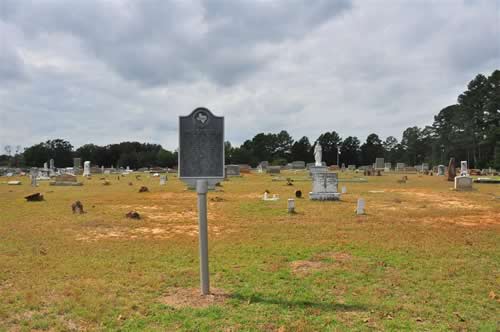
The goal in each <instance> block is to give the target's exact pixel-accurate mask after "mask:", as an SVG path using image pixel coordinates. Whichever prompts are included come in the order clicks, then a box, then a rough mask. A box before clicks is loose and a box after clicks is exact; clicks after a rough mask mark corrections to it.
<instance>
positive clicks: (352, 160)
mask: <svg viewBox="0 0 500 332" xmlns="http://www.w3.org/2000/svg"><path fill="white" fill-rule="evenodd" d="M340 153H341V154H340V162H341V164H342V163H344V164H345V165H346V166H347V165H358V164H359V154H360V141H359V139H358V138H357V137H355V136H348V137H347V138H346V139H344V142H342V146H341V148H340Z"/></svg>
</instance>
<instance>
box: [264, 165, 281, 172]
mask: <svg viewBox="0 0 500 332" xmlns="http://www.w3.org/2000/svg"><path fill="white" fill-rule="evenodd" d="M267 173H269V174H280V173H281V166H269V167H268V168H267Z"/></svg>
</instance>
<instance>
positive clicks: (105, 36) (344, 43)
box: [0, 0, 500, 149]
mask: <svg viewBox="0 0 500 332" xmlns="http://www.w3.org/2000/svg"><path fill="white" fill-rule="evenodd" d="M498 3H499V2H498V1H495V2H492V1H475V2H472V1H471V2H466V3H463V2H462V1H440V2H413V1H390V0H386V1H357V2H355V3H353V4H351V3H349V2H348V1H326V0H325V1H317V2H316V1H315V2H310V1H306V0H303V1H301V0H294V1H274V2H270V1H243V0H242V1H229V0H227V1H222V0H221V1H179V2H166V1H152V0H147V1H71V2H69V1H62V0H61V1H54V0H52V1H37V2H31V1H13V0H12V1H11V0H4V1H2V3H1V4H0V37H1V38H0V145H2V144H11V145H16V144H22V145H24V146H28V145H31V144H34V143H38V142H40V141H42V140H46V139H50V138H58V137H61V138H65V139H68V140H70V141H71V142H72V143H73V144H74V145H75V146H80V145H82V144H85V143H88V142H93V143H97V144H107V143H113V142H119V141H124V140H130V141H132V140H138V141H149V142H153V143H160V144H162V145H164V146H165V147H167V148H170V149H173V148H175V147H176V146H177V117H178V116H179V115H184V114H188V113H189V112H190V111H191V110H192V109H194V108H196V107H198V106H206V107H208V108H210V109H212V110H213V111H214V113H216V114H218V115H225V116H226V135H227V137H226V138H227V139H229V140H231V141H232V142H234V143H242V141H243V140H245V139H247V138H251V137H252V136H253V135H255V134H256V133H258V132H262V131H266V132H267V131H273V132H277V131H279V130H282V129H286V130H288V131H289V132H290V133H291V134H292V135H293V136H294V137H295V138H297V139H298V138H300V136H303V135H307V136H309V137H310V139H311V140H314V139H315V138H316V137H317V136H318V135H319V134H320V133H322V132H324V131H327V130H328V131H330V130H336V131H337V132H339V133H340V134H341V135H342V136H344V137H346V136H348V135H356V136H358V137H359V138H360V139H361V140H364V139H365V138H366V136H367V135H368V134H370V133H372V132H375V133H378V134H379V135H380V136H383V137H385V136H389V135H394V136H397V137H399V136H400V135H401V133H402V131H403V130H404V129H405V128H407V127H409V126H413V125H420V126H421V125H425V124H429V123H431V122H432V117H433V115H435V114H436V113H437V112H438V111H439V110H440V109H441V108H443V107H445V106H447V105H449V104H451V103H454V102H455V100H456V97H457V96H458V94H459V93H460V92H461V91H463V89H465V86H466V84H467V82H468V81H469V80H471V79H472V78H473V77H474V76H475V75H476V74H477V73H480V72H482V73H485V74H489V73H491V72H492V71H493V70H494V69H498V68H499V63H500V61H499V60H500V56H499V42H498V41H499V40H500V32H499V26H498V22H499V11H498V8H499V5H498Z"/></svg>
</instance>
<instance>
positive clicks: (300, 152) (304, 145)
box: [291, 136, 314, 163]
mask: <svg viewBox="0 0 500 332" xmlns="http://www.w3.org/2000/svg"><path fill="white" fill-rule="evenodd" d="M311 149H312V147H311V143H310V142H309V138H307V137H306V136H303V137H302V138H301V139H299V140H298V141H296V142H295V143H293V145H292V149H291V159H292V161H293V160H301V161H305V162H306V163H307V162H312V161H313V160H314V158H313V156H312V154H311Z"/></svg>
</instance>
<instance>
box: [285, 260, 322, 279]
mask: <svg viewBox="0 0 500 332" xmlns="http://www.w3.org/2000/svg"><path fill="white" fill-rule="evenodd" d="M325 266H326V264H325V263H323V262H319V261H294V262H291V263H290V267H291V269H292V273H293V274H295V275H300V276H304V275H308V274H310V273H313V272H316V271H319V270H321V269H322V268H324V267H325Z"/></svg>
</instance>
